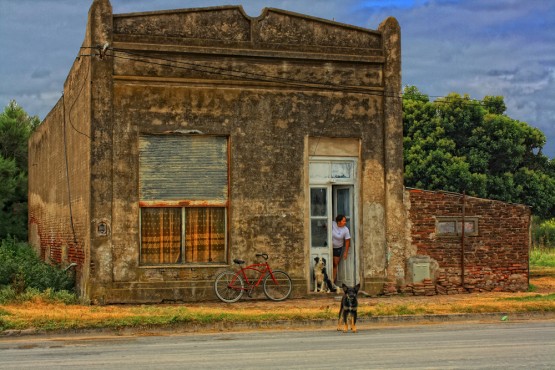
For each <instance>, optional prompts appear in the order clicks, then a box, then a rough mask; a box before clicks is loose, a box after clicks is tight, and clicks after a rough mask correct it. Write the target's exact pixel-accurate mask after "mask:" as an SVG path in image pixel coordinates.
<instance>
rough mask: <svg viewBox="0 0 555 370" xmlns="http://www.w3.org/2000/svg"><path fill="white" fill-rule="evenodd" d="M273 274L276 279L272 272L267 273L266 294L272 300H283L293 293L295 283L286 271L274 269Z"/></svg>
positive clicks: (265, 279)
mask: <svg viewBox="0 0 555 370" xmlns="http://www.w3.org/2000/svg"><path fill="white" fill-rule="evenodd" d="M273 274H274V279H275V281H274V279H272V275H270V274H268V275H266V277H265V278H264V281H263V286H264V294H266V297H268V299H271V300H272V301H283V300H284V299H287V297H289V296H290V295H291V290H292V289H293V283H292V282H291V278H290V277H289V275H287V273H286V272H283V271H279V270H274V271H273Z"/></svg>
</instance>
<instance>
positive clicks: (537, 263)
mask: <svg viewBox="0 0 555 370" xmlns="http://www.w3.org/2000/svg"><path fill="white" fill-rule="evenodd" d="M530 267H531V268H532V269H533V268H535V267H553V268H555V248H546V247H534V248H532V250H531V251H530Z"/></svg>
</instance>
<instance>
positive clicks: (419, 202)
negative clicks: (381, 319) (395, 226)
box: [408, 189, 530, 294]
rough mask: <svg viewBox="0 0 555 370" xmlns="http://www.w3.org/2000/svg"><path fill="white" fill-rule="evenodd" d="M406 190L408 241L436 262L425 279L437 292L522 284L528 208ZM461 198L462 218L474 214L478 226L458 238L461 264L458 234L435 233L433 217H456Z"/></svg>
mask: <svg viewBox="0 0 555 370" xmlns="http://www.w3.org/2000/svg"><path fill="white" fill-rule="evenodd" d="M408 195H409V198H410V210H409V211H410V222H411V238H412V244H413V245H414V246H415V247H416V248H417V254H418V255H419V256H429V257H431V258H432V259H433V261H434V263H435V264H437V266H436V267H435V271H434V273H433V274H432V276H431V278H432V279H431V280H432V282H433V283H434V284H435V287H436V290H437V292H438V293H443V294H445V293H449V294H451V293H458V292H475V291H526V290H527V289H528V259H529V247H530V231H529V228H530V209H529V208H528V207H526V206H523V205H518V204H508V203H503V202H500V201H495V200H489V199H480V198H474V197H469V196H466V197H463V195H462V194H453V193H443V192H432V191H423V190H415V189H412V190H410V191H408ZM463 203H464V214H465V219H466V220H472V219H476V220H477V226H478V234H477V235H466V236H465V238H464V267H463V266H462V264H461V255H462V240H461V235H453V236H451V235H443V236H442V235H437V228H436V223H437V221H438V218H441V217H454V218H461V217H462V214H463ZM463 269H464V284H462V281H461V272H462V270H463ZM461 288H462V289H461ZM409 290H410V289H409Z"/></svg>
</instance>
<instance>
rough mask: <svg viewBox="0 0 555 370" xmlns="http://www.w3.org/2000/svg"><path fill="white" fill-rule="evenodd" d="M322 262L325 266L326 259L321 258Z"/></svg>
mask: <svg viewBox="0 0 555 370" xmlns="http://www.w3.org/2000/svg"><path fill="white" fill-rule="evenodd" d="M322 261H324V265H325V264H326V259H325V258H323V257H322Z"/></svg>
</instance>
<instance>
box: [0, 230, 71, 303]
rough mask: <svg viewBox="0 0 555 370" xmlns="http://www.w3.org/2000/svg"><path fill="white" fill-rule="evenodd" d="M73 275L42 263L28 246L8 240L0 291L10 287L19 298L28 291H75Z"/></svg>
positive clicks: (0, 257) (1, 248)
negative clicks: (2, 288) (19, 295)
mask: <svg viewBox="0 0 555 370" xmlns="http://www.w3.org/2000/svg"><path fill="white" fill-rule="evenodd" d="M74 285H75V282H74V277H73V275H72V273H71V272H67V271H64V270H63V269H61V268H60V267H58V266H51V265H49V264H47V263H45V262H42V261H41V260H40V259H39V257H38V256H37V255H36V254H35V252H34V251H33V249H32V248H31V247H30V246H29V245H28V244H26V243H20V242H16V241H15V240H13V239H6V240H3V241H2V242H1V243H0V287H3V286H4V287H5V286H9V287H11V289H13V290H14V292H15V293H16V294H22V293H24V292H25V291H27V290H28V289H30V288H32V289H37V290H38V291H41V292H42V291H47V290H49V289H50V290H51V291H53V292H57V291H62V290H66V291H72V290H73V288H74Z"/></svg>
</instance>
